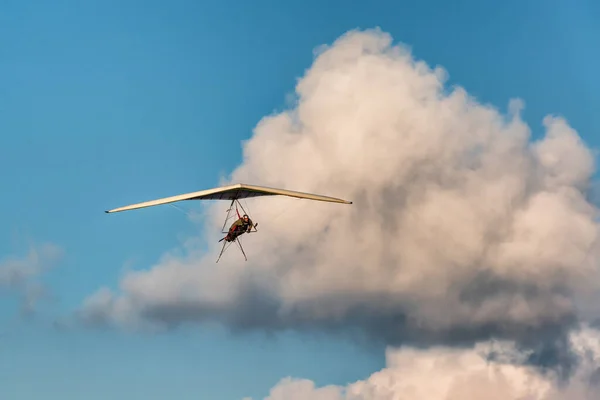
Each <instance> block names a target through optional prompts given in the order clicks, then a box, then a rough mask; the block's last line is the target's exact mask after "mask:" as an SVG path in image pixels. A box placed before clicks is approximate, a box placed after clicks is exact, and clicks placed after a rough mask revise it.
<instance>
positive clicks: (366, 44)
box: [80, 30, 599, 398]
mask: <svg viewBox="0 0 600 400" xmlns="http://www.w3.org/2000/svg"><path fill="white" fill-rule="evenodd" d="M445 79H446V73H445V72H444V71H443V70H442V69H440V68H435V69H433V68H430V67H429V66H428V65H427V64H426V63H424V62H421V61H418V60H415V59H414V58H413V56H412V55H411V53H410V52H409V51H408V50H407V49H406V48H404V47H402V46H400V45H394V44H393V43H392V39H391V37H390V36H389V35H387V34H385V33H383V32H380V31H378V30H369V31H352V32H349V33H348V34H346V35H344V36H342V37H341V38H339V39H338V40H337V41H336V42H335V43H333V44H332V45H331V46H328V47H325V48H321V49H320V52H319V54H318V55H316V58H315V60H314V63H313V64H312V66H311V67H310V68H309V69H308V70H307V71H306V73H305V75H304V76H303V77H302V78H301V79H300V80H299V82H298V84H297V87H296V94H297V102H296V104H295V105H294V106H293V107H292V108H291V109H289V110H286V111H283V112H281V113H278V114H274V115H270V116H267V117H265V118H263V119H262V120H261V121H260V123H259V124H258V126H256V128H255V130H254V134H253V136H252V138H250V139H249V140H248V141H247V142H245V143H244V148H243V151H244V160H243V163H242V164H241V165H240V166H239V167H238V168H237V169H236V170H235V171H233V172H232V174H231V176H230V177H229V181H232V182H246V183H252V184H258V185H265V186H271V187H280V188H287V189H292V190H300V191H306V192H313V193H321V194H325V195H330V196H335V197H341V198H345V199H348V200H351V201H353V203H354V204H352V205H339V204H327V203H319V202H311V201H306V200H297V199H288V198H279V197H278V198H262V199H255V200H249V201H248V203H247V204H248V205H249V206H250V211H251V216H252V217H253V219H255V220H256V221H258V222H259V227H260V233H258V234H255V235H249V236H247V237H244V239H243V240H244V246H245V249H246V251H247V254H248V257H249V261H248V262H244V260H243V258H242V256H241V254H239V252H236V250H235V248H234V247H232V248H231V249H229V250H228V252H227V253H226V254H225V256H224V258H223V259H222V260H221V262H220V263H219V264H215V259H216V256H217V254H218V252H219V250H220V244H218V243H217V240H218V239H219V238H220V237H219V232H220V229H221V224H222V222H223V220H222V219H223V217H224V215H225V213H224V210H225V209H226V207H227V206H228V204H225V203H217V204H213V205H210V206H209V211H210V213H209V215H210V216H211V219H210V223H208V224H207V225H206V226H205V227H203V229H204V233H205V234H204V236H203V237H204V238H205V239H206V240H208V241H209V243H210V244H211V246H210V248H211V250H210V251H209V252H208V253H206V252H202V251H200V250H199V248H197V247H194V246H189V247H187V248H186V249H185V250H186V252H185V254H184V255H181V254H180V253H179V252H178V253H175V252H174V253H173V254H166V255H165V256H164V257H163V258H162V259H161V260H159V261H158V263H157V264H156V265H154V266H152V268H150V269H148V270H143V271H133V272H130V273H128V274H127V275H126V276H125V277H124V278H123V279H122V281H121V282H120V290H119V291H117V292H112V291H109V290H108V289H100V290H99V291H98V292H97V293H95V294H93V295H91V296H90V297H89V298H88V299H86V301H85V304H84V305H83V306H82V308H81V310H80V316H81V317H82V318H83V319H84V320H85V321H87V322H89V323H108V324H115V325H118V326H125V327H134V328H136V327H140V326H146V327H151V328H165V327H170V326H175V325H177V324H180V323H188V322H198V323H200V322H203V321H211V322H212V321H217V322H221V323H223V324H226V325H228V326H230V327H231V328H232V329H267V330H277V329H287V328H290V329H298V330H302V329H320V330H326V331H329V330H332V331H336V330H337V331H344V332H345V331H349V330H352V331H359V332H362V333H364V334H366V335H368V336H370V337H371V338H373V339H376V340H383V341H386V342H387V343H388V344H391V345H395V344H398V343H405V342H409V343H410V342H412V343H419V344H427V345H454V344H463V345H464V344H472V343H474V342H476V341H480V340H487V339H489V338H492V337H496V338H499V339H507V340H508V339H510V340H516V341H517V342H518V343H519V345H522V346H525V347H538V348H542V347H543V346H542V345H540V343H541V342H543V343H550V345H549V346H550V347H553V348H554V353H552V354H553V355H551V356H546V357H545V358H546V359H545V360H540V361H539V363H543V364H544V363H551V361H552V360H549V359H555V360H558V359H562V358H563V357H566V356H565V354H568V353H569V351H568V350H565V348H567V347H568V345H567V344H565V343H566V342H565V337H566V334H567V332H568V330H569V329H571V327H572V326H574V325H575V324H576V323H577V322H579V321H580V320H581V319H582V309H583V308H582V307H584V305H585V304H587V303H586V301H587V300H585V299H591V298H594V297H595V294H596V293H597V290H598V283H599V281H598V269H597V261H598V259H599V258H598V255H599V254H598V224H597V223H596V221H595V217H596V214H597V209H596V207H595V206H594V205H593V204H592V203H590V202H589V201H588V194H587V190H588V187H589V186H590V180H591V178H592V175H593V173H594V171H595V160H594V157H593V154H592V151H591V150H590V149H589V148H588V147H587V146H586V145H585V144H584V143H583V142H582V140H581V139H580V137H579V136H578V134H577V132H575V130H574V129H573V128H571V127H570V126H569V124H568V122H567V121H566V120H565V119H563V118H561V117H557V116H548V117H547V118H545V119H544V121H543V122H544V127H545V134H544V135H543V137H541V138H540V139H539V140H537V141H535V142H532V140H531V137H530V130H529V128H528V126H527V125H526V124H525V123H524V122H523V120H522V119H521V116H520V113H521V111H522V109H523V103H522V102H521V101H520V100H513V101H511V102H510V104H509V107H508V111H507V112H506V113H503V112H501V111H500V110H498V109H496V108H494V107H491V106H489V105H485V104H482V103H480V102H478V101H477V100H476V99H474V98H472V97H470V96H469V95H468V93H466V91H465V90H464V89H462V88H460V87H455V88H451V89H450V88H447V87H446V86H445ZM584 300H585V301H584ZM588 311H590V310H588ZM590 312H591V311H590ZM592 314H593V313H592ZM590 315H591V314H590ZM565 346H566V347H565ZM543 351H547V349H546V350H543ZM561 351H563V353H565V354H563V353H561ZM440 352H441V353H440ZM438 353H439V354H449V355H448V357H451V358H452V360H454V361H452V362H455V363H462V362H466V363H467V364H473V365H475V364H477V362H476V361H474V359H473V357H475V356H474V355H468V354H467V355H462V356H460V357H458V356H455V355H453V354H454V353H447V351H446V350H444V351H442V350H440V351H439V352H438ZM436 354H437V353H436ZM461 354H462V353H461ZM545 354H546V353H545ZM419 357H420V356H419ZM456 357H458V358H456ZM465 357H466V358H465ZM423 360H425V359H423ZM461 360H463V361H461ZM464 360H466V361H464ZM424 362H425V361H424ZM507 373H508V372H507ZM469 379H471V378H469ZM473 379H480V378H478V377H476V378H473ZM481 379H483V378H481ZM301 385H302V384H301ZM497 385H499V386H498V387H500V386H502V385H501V383H497ZM307 390H308V389H307ZM457 390H458V389H457ZM499 390H500V389H499ZM313 398H314V397H313Z"/></svg>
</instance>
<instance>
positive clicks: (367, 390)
mask: <svg viewBox="0 0 600 400" xmlns="http://www.w3.org/2000/svg"><path fill="white" fill-rule="evenodd" d="M599 340H600V333H599V332H598V331H597V330H594V329H588V328H586V329H584V330H581V331H577V332H575V333H573V334H572V335H571V336H570V342H571V343H572V345H573V348H575V349H576V354H577V356H578V357H579V358H581V359H582V362H581V363H580V365H579V367H578V368H577V370H576V372H575V374H574V375H573V377H572V378H571V379H570V380H569V381H568V382H561V381H560V379H559V377H557V376H554V375H553V374H551V373H550V374H544V373H541V372H540V371H539V370H538V369H535V368H533V367H531V366H527V365H524V364H522V363H520V362H519V361H520V360H519V355H520V354H519V351H518V350H516V349H515V348H514V347H512V345H511V343H494V342H483V343H478V344H477V345H476V346H474V347H472V348H469V349H456V348H448V347H443V346H438V347H433V348H429V349H414V348H400V349H390V350H389V351H388V353H387V365H386V367H385V368H384V369H382V370H381V371H378V372H376V373H374V374H372V375H371V376H370V377H368V378H367V379H365V380H363V381H358V382H354V383H352V384H349V385H347V386H345V387H342V386H335V385H330V386H324V387H317V386H316V385H315V384H314V382H312V381H310V380H307V379H297V378H290V377H288V378H285V379H282V380H281V381H280V382H279V383H278V384H277V385H276V386H275V387H274V388H272V389H271V391H270V393H269V395H268V396H267V397H266V398H265V399H264V400H480V399H489V400H592V399H597V398H598V397H600V385H599V381H598V372H599V371H600V351H599V349H600V348H599V345H598V343H599ZM492 353H494V354H496V355H497V356H496V357H495V358H492V357H491V356H490V355H491V354H492ZM502 356H506V358H505V359H503V357H502ZM521 358H523V357H522V356H521Z"/></svg>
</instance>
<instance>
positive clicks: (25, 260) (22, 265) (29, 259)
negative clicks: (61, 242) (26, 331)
mask: <svg viewBox="0 0 600 400" xmlns="http://www.w3.org/2000/svg"><path fill="white" fill-rule="evenodd" d="M62 254H63V252H62V250H61V249H60V248H59V247H57V246H55V245H53V244H50V243H44V244H41V245H36V246H31V248H30V249H29V252H28V253H27V255H25V256H7V257H4V258H2V259H0V291H2V292H6V293H9V294H12V295H17V296H19V298H20V300H21V312H23V313H31V312H33V311H34V310H35V307H36V304H37V302H38V301H39V300H40V299H41V298H44V297H47V296H48V295H49V292H48V289H47V288H46V287H45V286H44V284H43V283H42V282H41V277H42V275H43V274H44V273H45V272H47V271H48V270H49V269H51V268H53V267H54V266H55V265H56V262H57V261H58V260H59V259H60V257H61V256H62Z"/></svg>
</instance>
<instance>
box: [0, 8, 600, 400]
mask: <svg viewBox="0 0 600 400" xmlns="http://www.w3.org/2000/svg"><path fill="white" fill-rule="evenodd" d="M323 4H324V3H322V2H317V1H312V0H310V1H305V2H294V3H288V4H283V3H282V2H275V1H271V2H267V1H254V2H242V1H239V2H230V3H228V4H227V5H221V6H219V5H218V3H217V2H212V3H209V2H202V1H178V2H173V3H171V4H170V5H166V3H165V2H158V1H146V2H141V1H123V2H92V1H89V2H75V1H58V2H52V4H50V3H49V2H41V1H32V2H28V3H25V2H17V1H8V2H3V3H2V5H0V35H1V36H2V37H3V38H4V40H2V44H0V57H1V58H0V59H1V60H2V62H0V74H1V76H2V78H3V79H2V80H1V82H2V83H1V85H0V116H1V118H0V132H1V134H0V177H1V180H2V182H3V187H4V193H3V196H2V197H1V198H0V210H1V211H0V220H1V221H2V227H3V229H1V230H0V259H1V258H4V257H8V256H24V255H26V253H27V251H28V249H29V246H30V245H31V244H32V243H44V242H50V243H53V244H55V245H57V246H59V247H60V248H61V249H62V250H63V251H64V255H63V258H62V259H61V261H60V263H59V264H58V265H57V267H56V268H55V269H52V270H51V271H50V272H48V273H47V274H45V275H44V276H43V282H44V284H45V285H46V286H47V287H48V288H49V289H50V290H51V292H52V295H53V296H52V298H50V299H49V300H46V303H45V304H43V305H42V306H41V308H40V312H39V314H37V315H36V316H35V317H34V318H28V319H19V318H18V314H17V313H18V303H17V301H16V299H15V297H14V296H13V295H12V294H7V295H6V296H5V297H3V300H2V303H0V304H1V305H0V311H1V312H2V321H3V324H4V326H3V327H2V329H3V331H4V332H3V336H2V344H1V345H0V359H2V360H3V361H4V362H2V363H0V397H2V398H6V399H11V400H12V399H14V400H21V399H35V398H40V397H41V396H44V398H48V399H54V398H56V399H65V400H66V399H80V398H83V397H85V398H86V399H90V400H91V399H105V398H111V399H115V400H117V399H138V398H139V399H142V398H143V399H148V400H152V399H163V398H167V397H168V396H172V398H178V399H192V398H194V399H197V398H207V399H209V398H210V399H241V398H243V397H244V396H253V397H254V398H262V396H265V395H266V394H267V392H268V389H269V388H270V387H272V386H273V385H274V384H275V383H276V382H277V381H278V380H279V379H280V378H283V377H285V376H287V375H295V376H303V377H306V378H310V379H312V380H314V381H316V382H317V383H319V384H321V383H339V384H343V383H346V382H350V381H353V380H357V379H361V378H364V377H366V376H368V374H370V373H371V372H374V371H375V370H377V369H379V368H381V367H382V366H383V362H384V360H383V353H382V351H381V349H373V348H361V347H357V346H355V345H353V344H351V343H348V342H343V341H341V340H340V339H339V338H334V337H312V336H311V337H308V336H304V335H300V334H292V333H290V334H289V335H284V336H281V337H278V339H277V340H276V341H273V339H272V338H267V337H262V336H260V335H255V336H248V335H243V336H231V335H229V334H227V333H225V332H224V331H222V330H221V329H220V328H214V329H187V330H185V331H181V332H176V333H170V334H167V335H134V334H127V333H119V332H107V331H81V330H75V331H67V332H65V331H60V330H55V329H53V327H52V325H51V322H52V318H53V317H54V316H58V315H64V314H65V313H68V312H70V311H71V310H73V309H74V308H76V307H78V305H79V304H80V303H81V301H82V300H83V299H84V298H85V297H86V296H88V295H89V294H91V293H92V292H94V291H96V290H97V289H98V288H99V287H100V286H104V285H107V286H110V287H114V286H115V285H116V284H117V283H118V280H119V277H120V276H121V274H122V273H123V270H124V268H130V267H135V268H143V267H144V266H146V265H150V264H152V263H154V262H155V261H156V260H157V258H158V257H160V256H161V255H162V254H163V253H164V252H165V251H166V250H169V249H171V248H173V247H175V246H176V245H177V244H179V241H180V240H181V239H182V238H184V237H186V236H187V235H189V234H191V233H193V232H194V226H193V225H192V224H190V222H189V221H188V220H187V219H186V218H185V216H184V215H183V214H181V213H179V212H178V211H177V210H174V209H173V208H170V207H163V208H160V209H157V210H156V211H155V212H154V213H153V214H152V218H148V214H144V213H130V214H128V213H124V214H120V215H119V216H118V218H114V216H113V217H111V216H107V215H106V214H104V212H103V211H104V210H106V209H108V208H112V207H116V206H120V205H125V204H129V203H132V202H137V201H141V200H146V199H151V198H156V197H162V196H167V195H171V194H177V193H183V192H187V191H193V190H199V189H202V188H209V187H213V186H215V185H217V184H218V180H219V178H220V176H221V175H223V174H226V173H227V172H229V171H231V170H232V169H234V168H235V167H236V165H238V164H239V163H240V162H241V156H242V154H241V147H240V141H242V140H245V139H247V138H249V137H250V135H251V132H252V129H253V128H254V126H255V125H256V123H257V122H258V121H259V120H260V119H261V118H262V117H263V116H265V115H268V114H269V113H271V112H273V111H274V110H279V109H281V108H282V107H284V106H285V100H286V95H288V94H289V93H290V92H291V91H292V90H293V88H294V84H295V82H296V79H297V78H298V77H300V76H301V74H302V73H303V72H304V71H305V70H306V69H307V68H309V67H310V64H311V61H312V58H313V53H312V52H313V49H314V48H315V47H317V46H319V45H321V44H324V43H331V42H332V41H333V40H335V39H336V38H337V37H339V36H340V35H342V34H343V33H345V32H346V31H348V30H350V29H354V28H372V27H376V26H378V27H381V28H382V29H383V30H384V31H386V32H389V33H390V34H391V35H392V36H393V38H394V40H396V41H400V42H404V43H406V44H408V45H410V46H411V47H412V48H413V50H414V54H415V55H416V56H417V57H418V58H420V59H424V60H425V61H426V62H428V63H429V64H430V65H436V64H439V65H441V66H443V67H444V68H445V69H447V70H448V72H449V74H450V81H451V83H456V84H460V85H462V86H464V87H465V88H466V89H467V90H468V91H469V92H470V93H471V94H472V95H474V96H476V97H477V98H478V99H479V100H480V101H483V102H490V103H492V104H494V105H496V106H497V107H499V108H501V109H503V110H505V109H506V107H507V103H508V101H509V99H510V98H513V97H520V98H522V99H523V100H524V101H525V103H526V108H525V112H524V118H525V120H526V121H527V122H528V123H529V124H530V126H531V127H532V129H533V131H534V133H540V132H541V120H542V118H543V116H544V115H546V114H549V113H556V114H560V115H563V116H565V117H566V118H567V119H568V121H569V122H570V124H571V125H572V126H573V127H574V128H575V129H577V130H578V131H579V133H580V134H581V135H582V136H583V138H584V139H585V141H586V142H587V143H588V144H590V145H591V146H593V147H598V134H597V133H598V130H599V129H600V117H599V116H598V113H597V110H596V107H595V105H596V104H599V103H600V94H599V93H600V78H598V75H597V71H598V70H600V55H598V52H597V51H595V49H598V48H600V24H599V22H598V21H600V7H599V6H598V4H597V3H594V2H592V1H591V0H590V1H575V0H571V1H566V0H565V1H541V0H540V1H537V0H536V1H528V2H518V1H506V2H502V4H501V5H500V4H498V3H497V2H494V3H492V2H481V1H475V0H469V1H467V0H465V1H458V2H452V4H453V5H450V3H449V2H443V1H439V0H438V1H434V0H430V1H426V2H420V3H419V4H418V5H415V2H408V1H396V2H392V1H377V2H364V3H363V4H362V5H359V6H355V7H350V6H349V5H348V3H347V2H342V1H337V0H333V1H329V2H327V5H326V6H325V5H323ZM492 4H494V5H493V6H492ZM454 7H457V8H454Z"/></svg>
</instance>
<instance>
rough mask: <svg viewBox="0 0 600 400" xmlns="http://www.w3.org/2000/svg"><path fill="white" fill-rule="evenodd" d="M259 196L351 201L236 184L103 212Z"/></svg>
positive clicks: (348, 202)
mask: <svg viewBox="0 0 600 400" xmlns="http://www.w3.org/2000/svg"><path fill="white" fill-rule="evenodd" d="M261 196H288V197H296V198H299V199H308V200H316V201H326V202H332V203H341V204H352V202H351V201H347V200H342V199H338V198H335V197H329V196H323V195H319V194H312V193H303V192H296V191H292V190H285V189H275V188H269V187H264V186H254V185H246V184H243V183H238V184H235V185H230V186H223V187H218V188H213V189H207V190H201V191H198V192H192V193H185V194H180V195H177V196H170V197H163V198H161V199H156V200H150V201H145V202H142V203H136V204H131V205H128V206H124V207H119V208H114V209H112V210H108V211H105V212H106V213H115V212H120V211H127V210H134V209H137V208H144V207H151V206H158V205H161V204H168V203H175V202H177V201H183V200H239V199H246V198H251V197H261Z"/></svg>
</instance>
